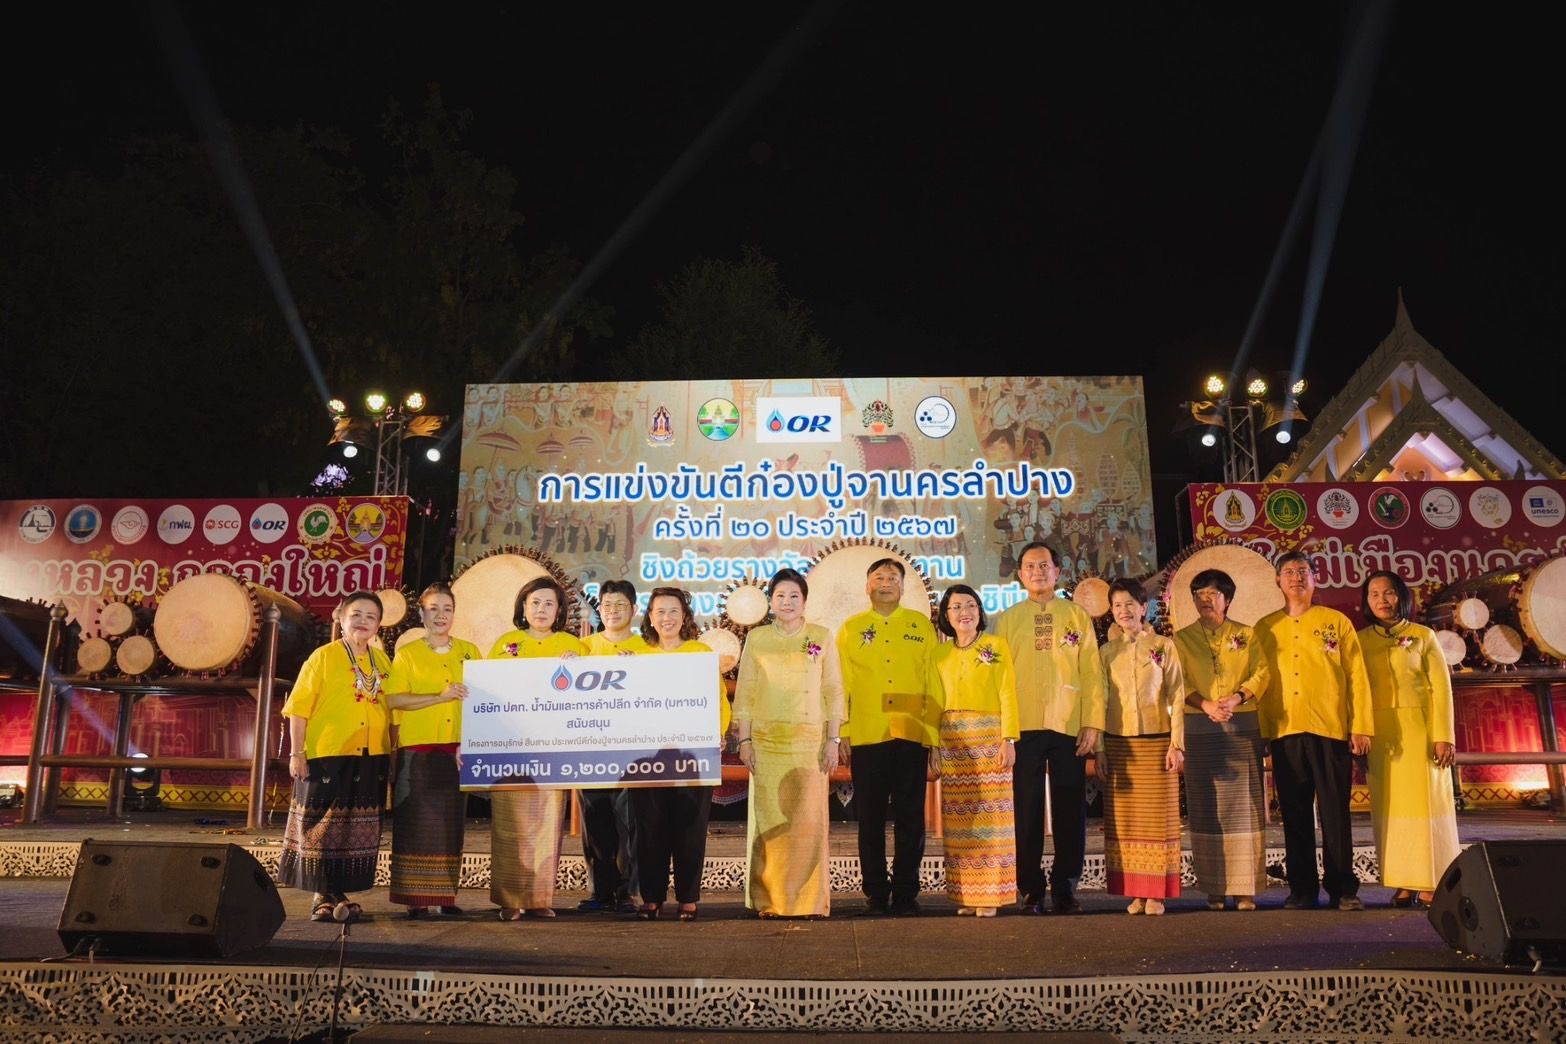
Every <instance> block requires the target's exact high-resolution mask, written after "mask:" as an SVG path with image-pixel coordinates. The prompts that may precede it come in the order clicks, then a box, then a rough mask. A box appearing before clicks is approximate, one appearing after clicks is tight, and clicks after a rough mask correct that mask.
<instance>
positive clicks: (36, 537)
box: [16, 504, 58, 544]
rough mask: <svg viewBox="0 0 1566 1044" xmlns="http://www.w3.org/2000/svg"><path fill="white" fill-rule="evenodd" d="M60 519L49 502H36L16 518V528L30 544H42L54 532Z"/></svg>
mask: <svg viewBox="0 0 1566 1044" xmlns="http://www.w3.org/2000/svg"><path fill="white" fill-rule="evenodd" d="M57 522H58V520H57V519H56V518H55V517H54V508H52V507H50V506H49V505H48V504H34V505H33V506H32V507H30V508H28V509H27V510H26V511H24V512H22V517H21V518H19V519H17V520H16V528H17V530H18V531H19V532H20V533H21V534H22V539H23V540H25V541H27V542H28V543H29V544H41V543H43V542H44V541H45V540H48V539H49V537H50V536H51V535H52V534H53V533H54V527H55V525H56V524H57Z"/></svg>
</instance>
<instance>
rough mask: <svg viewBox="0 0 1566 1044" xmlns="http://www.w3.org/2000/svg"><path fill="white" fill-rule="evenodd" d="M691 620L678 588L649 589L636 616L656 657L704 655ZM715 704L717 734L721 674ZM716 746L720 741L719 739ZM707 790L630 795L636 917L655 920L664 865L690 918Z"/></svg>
mask: <svg viewBox="0 0 1566 1044" xmlns="http://www.w3.org/2000/svg"><path fill="white" fill-rule="evenodd" d="M698 633H699V632H698V631H697V629H696V616H695V614H694V613H693V612H691V596H690V595H689V594H688V593H686V592H685V591H684V590H682V589H680V588H678V587H655V588H653V590H652V594H651V596H649V598H648V600H647V613H646V615H645V616H643V617H642V637H643V638H644V639H645V640H646V641H647V650H646V652H644V653H643V654H642V655H644V656H646V655H653V654H657V653H710V652H712V649H711V648H710V647H708V646H706V645H704V644H702V643H701V642H698V641H697V640H696V635H697V634H698ZM713 680H714V682H715V683H716V684H715V686H714V689H715V691H716V693H717V704H718V708H717V709H718V735H719V737H722V735H723V734H724V733H726V732H728V731H729V697H728V693H727V692H726V691H725V689H724V685H723V675H721V674H718V675H715V676H714V679H713ZM720 746H721V739H720ZM713 789H714V788H713V787H687V786H662V787H637V788H635V789H633V790H632V791H631V811H632V814H633V815H635V817H636V872H637V874H638V875H639V880H638V883H639V884H640V886H641V889H642V905H641V907H640V908H639V909H638V910H637V911H636V916H637V917H638V918H640V919H641V920H644V921H656V920H657V919H658V915H659V913H660V912H662V910H663V902H664V900H665V899H667V898H668V897H669V864H670V861H671V860H672V861H673V863H674V898H675V900H676V901H677V902H679V904H680V920H682V921H694V920H695V919H696V904H697V903H698V902H699V901H700V900H701V871H702V864H703V863H705V862H706V860H707V818H708V817H709V816H710V815H711V814H712V792H713Z"/></svg>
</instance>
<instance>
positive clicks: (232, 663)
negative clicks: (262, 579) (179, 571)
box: [152, 573, 316, 678]
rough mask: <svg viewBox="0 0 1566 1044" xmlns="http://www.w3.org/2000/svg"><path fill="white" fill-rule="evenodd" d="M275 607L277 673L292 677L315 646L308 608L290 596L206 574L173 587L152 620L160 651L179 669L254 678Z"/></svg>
mask: <svg viewBox="0 0 1566 1044" xmlns="http://www.w3.org/2000/svg"><path fill="white" fill-rule="evenodd" d="M271 606H276V607H277V608H278V610H279V611H280V612H281V614H282V616H281V619H280V620H279V622H278V632H277V673H278V676H280V677H284V678H292V677H293V676H294V675H295V673H296V672H297V671H298V670H299V667H300V665H301V664H303V663H304V661H305V658H306V657H307V656H309V655H310V652H311V651H312V650H313V649H314V647H315V644H316V642H315V636H316V628H315V621H314V618H312V617H311V615H310V613H309V611H308V610H306V609H305V607H304V606H302V605H300V604H299V603H298V602H296V601H294V600H293V599H292V598H289V597H288V596H286V595H281V594H278V593H277V592H276V591H269V590H267V589H266V588H264V587H257V586H256V585H255V584H252V583H249V582H247V581H244V580H240V579H237V578H235V577H232V576H229V575H228V574H226V573H202V574H201V575H199V576H192V577H187V578H186V579H184V580H181V581H180V582H179V583H177V584H175V585H174V586H173V587H171V588H169V591H168V594H165V595H164V596H163V597H162V598H161V599H159V601H158V610H157V614H156V615H155V616H154V617H153V620H152V632H153V635H154V638H155V640H156V642H157V647H158V649H159V650H161V651H162V653H163V655H164V656H166V657H168V660H169V662H170V663H171V664H173V665H174V667H175V668H177V669H178V670H180V671H184V672H188V673H191V674H253V673H255V672H257V671H258V670H259V669H260V666H261V662H260V661H261V649H260V645H261V625H262V623H263V621H264V619H265V611H266V610H267V609H268V608H269V607H271Z"/></svg>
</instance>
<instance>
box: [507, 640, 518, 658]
mask: <svg viewBox="0 0 1566 1044" xmlns="http://www.w3.org/2000/svg"><path fill="white" fill-rule="evenodd" d="M516 654H517V643H516V642H507V643H506V655H507V656H515V655H516Z"/></svg>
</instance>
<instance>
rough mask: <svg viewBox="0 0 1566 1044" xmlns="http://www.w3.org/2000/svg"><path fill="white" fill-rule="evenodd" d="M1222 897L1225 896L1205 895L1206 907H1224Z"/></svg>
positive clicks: (1213, 908) (1217, 908) (1218, 908)
mask: <svg viewBox="0 0 1566 1044" xmlns="http://www.w3.org/2000/svg"><path fill="white" fill-rule="evenodd" d="M1224 899H1225V897H1224V896H1221V895H1209V896H1208V897H1207V909H1209V910H1222V909H1223V907H1224Z"/></svg>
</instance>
